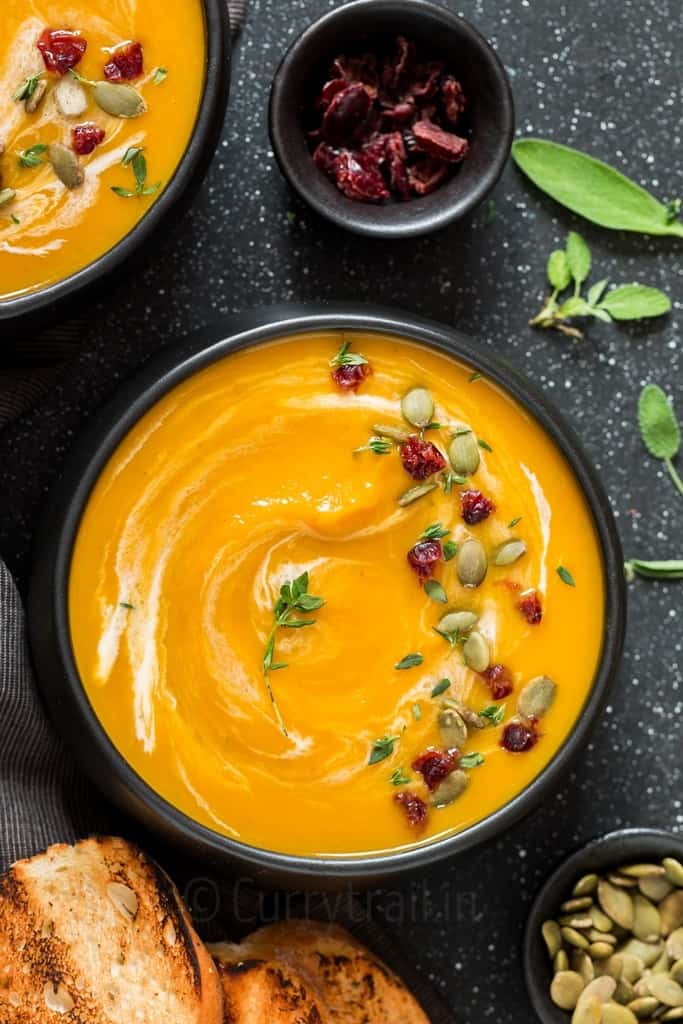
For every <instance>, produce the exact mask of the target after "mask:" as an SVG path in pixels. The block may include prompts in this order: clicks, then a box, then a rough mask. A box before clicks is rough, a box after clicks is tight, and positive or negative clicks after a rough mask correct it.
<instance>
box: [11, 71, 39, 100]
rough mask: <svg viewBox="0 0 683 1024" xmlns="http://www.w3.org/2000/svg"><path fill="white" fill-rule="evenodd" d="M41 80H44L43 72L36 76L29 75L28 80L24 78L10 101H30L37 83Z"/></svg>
mask: <svg viewBox="0 0 683 1024" xmlns="http://www.w3.org/2000/svg"><path fill="white" fill-rule="evenodd" d="M42 78H45V72H44V71H39V72H38V74H37V75H29V76H28V78H25V79H24V81H23V82H22V83H21V85H20V86H19V88H18V89H17V91H16V92H15V93H14V95H13V96H12V99H13V100H17V101H21V100H30V99H31V96H33V94H34V92H35V91H36V89H37V88H38V82H40V80H41V79H42Z"/></svg>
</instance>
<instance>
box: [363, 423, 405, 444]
mask: <svg viewBox="0 0 683 1024" xmlns="http://www.w3.org/2000/svg"><path fill="white" fill-rule="evenodd" d="M372 432H373V434H379V436H380V437H388V438H390V439H391V440H392V441H397V442H398V443H399V444H400V443H402V442H403V441H407V440H408V437H409V436H410V435H409V434H407V433H406V431H405V430H401V428H400V427H390V426H387V425H386V424H384V423H373V424H372Z"/></svg>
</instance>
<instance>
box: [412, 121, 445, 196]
mask: <svg viewBox="0 0 683 1024" xmlns="http://www.w3.org/2000/svg"><path fill="white" fill-rule="evenodd" d="M411 139H412V143H413V145H414V144H415V137H414V136H413V135H412V133H411ZM408 146H409V148H410V142H409V143H408ZM447 174H448V165H447V164H445V163H444V162H443V161H442V160H434V159H433V158H432V157H431V156H425V157H421V158H420V159H419V160H416V161H415V163H414V164H411V165H410V167H409V168H408V181H409V182H410V187H411V188H412V190H413V192H415V193H417V195H418V196H426V195H429V193H430V192H433V191H434V189H435V188H438V186H439V185H440V184H441V182H442V181H443V180H444V178H445V177H446V175H447Z"/></svg>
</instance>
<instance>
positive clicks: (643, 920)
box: [633, 892, 660, 942]
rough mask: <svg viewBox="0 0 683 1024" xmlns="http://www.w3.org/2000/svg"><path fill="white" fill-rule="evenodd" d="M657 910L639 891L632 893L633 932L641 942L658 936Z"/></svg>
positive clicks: (654, 939)
mask: <svg viewBox="0 0 683 1024" xmlns="http://www.w3.org/2000/svg"><path fill="white" fill-rule="evenodd" d="M659 928H660V920H659V911H658V910H657V908H656V907H655V905H654V904H653V903H650V901H649V900H648V899H646V898H645V897H644V896H643V894H642V893H641V892H636V893H634V894H633V934H634V935H635V937H636V938H637V939H641V940H642V941H643V942H655V941H656V940H657V939H658V938H659Z"/></svg>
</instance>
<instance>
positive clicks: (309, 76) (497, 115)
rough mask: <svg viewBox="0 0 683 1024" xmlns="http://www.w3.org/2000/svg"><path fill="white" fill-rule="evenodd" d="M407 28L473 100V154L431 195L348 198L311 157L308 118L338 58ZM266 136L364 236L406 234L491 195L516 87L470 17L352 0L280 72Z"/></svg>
mask: <svg viewBox="0 0 683 1024" xmlns="http://www.w3.org/2000/svg"><path fill="white" fill-rule="evenodd" d="M397 35H405V36H406V37H407V38H408V39H410V40H412V41H414V42H415V43H416V44H418V45H419V46H420V48H421V49H422V50H423V51H424V53H425V54H429V55H431V56H433V57H435V58H436V57H441V58H443V59H444V60H445V61H446V64H447V66H448V67H449V68H453V70H454V73H455V74H456V75H457V76H458V78H459V79H460V81H461V82H462V85H463V89H464V91H465V95H466V97H467V100H468V112H467V116H468V119H469V122H470V151H469V153H468V154H467V157H466V158H465V160H464V161H463V163H462V164H461V165H460V166H459V167H458V169H457V170H456V172H455V174H454V175H453V177H452V178H451V179H450V180H449V181H447V182H446V183H445V184H444V185H441V186H440V187H439V188H438V189H436V191H434V192H432V193H431V194H430V195H426V196H421V197H419V198H414V199H410V200H408V201H407V202H402V203H400V202H392V203H387V204H384V205H382V204H380V205H375V204H373V203H363V202H358V201H357V200H355V199H348V198H347V197H346V196H345V195H343V194H342V193H341V192H340V191H339V189H338V188H337V186H336V185H334V184H333V183H332V182H331V181H329V180H328V178H327V177H326V176H325V175H324V174H323V172H322V171H320V170H319V169H318V168H317V167H316V165H315V164H314V163H313V159H312V157H311V153H310V150H309V147H308V143H307V139H306V134H305V124H304V117H305V112H306V110H307V109H310V107H311V105H312V103H313V102H314V101H315V99H316V96H317V95H318V94H319V90H320V87H321V85H322V82H323V80H324V76H325V75H326V73H327V72H328V71H329V65H330V63H331V61H332V60H333V58H335V57H338V56H339V55H340V54H343V53H345V52H348V49H349V47H350V48H351V49H352V50H353V49H354V48H356V47H358V46H359V45H362V46H364V47H367V48H368V49H369V50H372V48H373V43H374V42H376V41H377V40H378V39H379V40H383V41H384V43H385V44H386V42H387V40H392V39H393V38H395V37H396V36H397ZM269 125H270V138H271V142H272V144H273V151H274V153H275V157H276V159H277V162H278V164H279V166H280V170H281V171H282V173H283V174H284V176H285V177H286V178H287V180H288V182H289V184H290V185H291V186H292V188H293V189H294V191H295V192H297V193H298V194H299V195H300V196H301V198H302V199H304V200H305V201H306V202H307V203H310V205H311V206H312V207H313V208H314V209H315V210H317V212H318V213H319V214H321V215H322V216H323V217H327V219H328V220H331V221H333V222H334V223H335V224H338V225H339V226H340V227H342V228H347V229H348V230H349V231H355V232H356V233H357V234H360V235H373V236H375V237H379V238H409V237H411V236H413V235H426V234H428V233H429V232H432V231H437V230H438V229H439V228H442V227H445V225H446V224H450V223H451V222H452V221H455V220H459V219H460V218H461V217H464V216H465V214H467V213H468V212H469V211H470V210H472V209H474V207H475V206H477V205H478V204H479V203H481V202H482V201H483V200H484V199H485V198H486V196H487V195H488V194H489V192H490V191H491V189H492V188H493V186H494V185H495V184H496V182H497V181H498V178H499V177H500V175H501V174H502V172H503V168H504V167H505V164H506V162H507V159H508V157H509V155H510V147H511V145H512V136H513V134H514V127H515V113H514V106H513V101H512V91H511V89H510V83H509V81H508V78H507V75H506V73H505V69H504V67H503V65H502V63H501V61H500V60H499V58H498V56H497V55H496V52H495V50H494V49H493V47H492V46H491V45H490V44H489V43H488V42H487V41H486V39H484V37H483V36H482V35H480V33H479V32H478V31H477V30H476V29H475V28H474V27H473V26H472V25H470V23H469V22H467V21H465V19H464V18H462V17H460V15H458V14H454V13H452V12H451V11H449V10H447V9H446V8H444V7H441V6H440V5H438V4H433V3H427V2H426V0H353V3H349V4H343V5H342V6H340V7H336V8H335V9H334V10H332V11H329V12H328V13H327V14H325V15H323V17H322V18H320V19H319V20H318V21H316V22H314V23H313V24H312V25H310V26H309V27H308V28H307V29H306V31H305V32H304V33H303V34H302V35H301V36H299V38H298V39H296V40H295V41H294V42H293V43H292V45H291V46H290V48H289V50H288V51H287V53H286V54H285V56H284V57H283V60H282V63H281V64H280V67H279V68H278V69H277V71H276V73H275V77H274V79H273V86H272V90H271V94H270V110H269Z"/></svg>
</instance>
